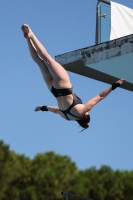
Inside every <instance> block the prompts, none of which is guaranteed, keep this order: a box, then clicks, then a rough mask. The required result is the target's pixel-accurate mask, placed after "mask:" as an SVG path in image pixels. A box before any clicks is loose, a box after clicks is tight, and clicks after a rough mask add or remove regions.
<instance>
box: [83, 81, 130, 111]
mask: <svg viewBox="0 0 133 200" xmlns="http://www.w3.org/2000/svg"><path fill="white" fill-rule="evenodd" d="M125 81H126V80H125V79H120V80H118V81H116V82H115V83H114V84H112V86H110V87H109V88H107V89H105V90H104V91H103V92H101V93H100V94H98V95H97V96H96V97H94V98H92V99H91V100H89V101H88V102H87V103H86V104H85V106H84V109H85V110H84V112H88V111H90V110H91V109H92V108H93V107H94V106H95V105H96V104H97V103H98V102H99V101H101V100H102V99H104V98H105V97H106V96H107V95H108V94H109V93H110V92H111V91H112V90H114V89H116V88H117V87H119V86H121V85H122V84H123V83H124V82H125Z"/></svg>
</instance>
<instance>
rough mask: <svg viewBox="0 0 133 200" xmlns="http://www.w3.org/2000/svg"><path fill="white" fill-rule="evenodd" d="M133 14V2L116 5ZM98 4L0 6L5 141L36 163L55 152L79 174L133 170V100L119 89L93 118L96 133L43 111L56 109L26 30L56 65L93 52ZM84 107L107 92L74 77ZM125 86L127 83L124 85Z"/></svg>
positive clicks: (0, 125)
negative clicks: (62, 58)
mask: <svg viewBox="0 0 133 200" xmlns="http://www.w3.org/2000/svg"><path fill="white" fill-rule="evenodd" d="M117 2H118V3H121V4H123V5H125V6H128V7H130V8H133V1H131V0H117ZM96 3H97V1H96V0H78V1H77V0H72V1H71V0H68V1H62V0H43V1H38V0H34V1H31V0H28V1H18V0H14V1H7V0H4V1H0V22H1V29H0V45H1V48H0V55H1V59H0V75H1V78H0V87H1V97H0V139H2V140H4V142H5V143H6V144H9V145H10V149H11V150H13V151H15V152H16V153H19V154H25V156H28V157H30V158H33V157H34V156H35V155H36V154H37V153H43V152H47V151H54V152H55V153H58V154H61V155H67V156H69V157H70V158H71V159H72V161H73V162H75V163H76V165H77V167H78V168H79V169H82V170H84V169H87V168H90V167H92V166H95V167H97V168H100V167H101V165H108V166H110V167H111V168H112V169H114V170H116V169H120V170H132V169H133V158H132V152H133V142H132V141H133V116H132V114H133V106H132V102H133V95H132V92H129V91H126V90H123V89H120V88H118V89H116V90H115V91H113V92H112V93H111V94H110V95H109V96H108V97H107V98H106V99H104V100H103V101H101V102H100V103H99V104H97V105H96V106H95V107H94V109H92V111H91V112H90V114H91V122H90V128H89V129H88V130H86V131H83V132H82V133H79V131H80V130H81V128H79V126H78V124H77V123H76V122H68V121H65V120H64V119H63V118H61V117H60V116H58V115H54V114H52V113H43V112H38V113H36V112H34V108H35V107H36V106H37V105H41V104H44V105H57V103H56V99H55V98H54V97H53V95H52V94H51V93H50V92H49V91H48V89H47V87H46V85H45V83H44V81H43V79H42V76H41V73H40V71H39V69H38V66H37V65H36V64H35V63H34V62H33V60H32V59H31V57H30V54H29V51H28V47H27V43H26V40H25V39H24V38H23V34H22V32H21V29H20V27H21V25H22V24H23V23H27V24H28V25H29V26H30V27H31V29H32V30H33V31H34V33H35V34H36V36H37V37H38V39H39V40H40V41H41V42H42V44H43V45H44V46H45V47H46V49H47V50H48V52H49V53H50V54H51V56H52V57H53V58H54V57H55V56H56V55H60V54H63V53H66V52H69V51H73V50H76V49H80V48H84V47H89V46H92V45H94V44H95V26H96V23H95V20H96V19H95V18H96ZM68 73H69V75H70V79H71V82H72V83H73V87H74V89H75V92H76V94H77V95H78V96H79V97H80V98H82V100H83V102H84V103H85V102H86V101H88V100H89V99H90V98H92V97H94V96H95V95H97V94H99V93H100V92H102V91H103V90H104V89H106V88H107V87H109V85H108V84H105V83H101V82H99V81H95V80H92V79H89V78H86V77H83V76H80V75H77V74H74V73H70V72H68ZM121 78H124V77H121Z"/></svg>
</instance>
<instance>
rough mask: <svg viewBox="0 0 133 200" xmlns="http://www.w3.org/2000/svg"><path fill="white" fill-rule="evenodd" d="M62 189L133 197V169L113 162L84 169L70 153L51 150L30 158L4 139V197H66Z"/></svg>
mask: <svg viewBox="0 0 133 200" xmlns="http://www.w3.org/2000/svg"><path fill="white" fill-rule="evenodd" d="M61 191H67V192H70V193H74V194H77V195H80V196H85V197H89V198H91V199H95V200H125V199H128V200H133V171H120V170H116V171H114V170H112V169H111V168H110V167H109V166H101V168H100V169H96V168H95V167H92V168H89V169H86V170H84V171H80V170H78V168H77V166H76V164H75V163H73V162H72V161H71V159H70V158H69V157H68V156H61V155H58V154H55V153H54V152H47V153H44V154H37V155H36V156H35V157H34V159H29V158H27V157H25V156H24V155H18V154H16V153H14V152H12V151H10V149H9V146H8V145H6V144H4V142H3V141H0V200H9V199H10V200H45V199H47V200H62V199H65V198H64V197H63V196H62V195H61ZM69 199H70V198H69Z"/></svg>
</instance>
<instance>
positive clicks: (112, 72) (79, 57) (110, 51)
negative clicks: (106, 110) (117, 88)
mask: <svg viewBox="0 0 133 200" xmlns="http://www.w3.org/2000/svg"><path fill="white" fill-rule="evenodd" d="M55 60H56V61H57V62H58V63H60V64H61V65H62V66H63V67H64V68H65V69H66V70H68V71H70V72H73V73H76V74H80V75H83V76H85V77H88V78H91V79H94V80H98V81H101V82H105V83H108V84H112V83H114V82H115V81H117V80H118V79H122V78H124V79H126V82H125V83H123V85H122V86H121V88H123V89H126V90H129V91H133V34H132V35H128V36H125V37H122V38H118V39H115V40H111V41H107V42H103V43H100V44H97V45H94V46H90V47H86V48H82V49H78V50H75V51H72V52H68V53H64V54H61V55H58V56H56V57H55Z"/></svg>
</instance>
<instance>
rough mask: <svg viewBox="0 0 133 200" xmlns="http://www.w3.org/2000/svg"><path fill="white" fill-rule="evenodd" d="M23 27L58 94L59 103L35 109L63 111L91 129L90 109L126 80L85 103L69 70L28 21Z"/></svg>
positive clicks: (55, 93) (31, 46) (116, 83)
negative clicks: (74, 85) (53, 55)
mask: <svg viewBox="0 0 133 200" xmlns="http://www.w3.org/2000/svg"><path fill="white" fill-rule="evenodd" d="M21 29H22V31H23V33H24V37H25V38H26V39H27V43H28V47H29V51H30V54H31V57H32V58H33V60H34V61H35V62H36V63H37V64H38V66H39V68H40V70H41V73H42V76H43V79H44V81H45V82H46V85H47V87H48V89H49V90H50V91H51V92H52V94H53V95H54V96H55V98H56V99H57V103H58V106H44V105H40V106H37V107H36V108H35V111H40V110H41V111H50V112H53V113H56V114H59V115H60V116H61V117H63V118H64V119H66V120H73V121H76V122H78V124H79V125H80V126H81V127H83V128H84V129H86V128H88V127H89V125H88V124H89V122H90V115H89V113H88V112H89V111H90V110H91V109H92V108H93V107H94V106H95V105H96V104H97V103H98V102H99V101H100V100H102V99H104V98H105V97H106V96H107V95H108V94H109V93H110V92H111V91H112V90H114V89H116V88H117V87H119V86H121V85H122V84H123V82H124V81H125V79H121V80H118V81H117V82H115V83H114V84H113V85H111V86H110V87H109V88H107V89H105V90H104V91H103V92H101V93H100V94H98V95H97V96H95V97H94V98H92V99H90V100H89V101H88V102H87V103H85V104H83V103H82V100H81V99H80V98H79V97H78V96H76V94H75V93H74V89H73V87H72V84H71V82H70V79H69V76H68V74H67V72H66V70H65V69H64V68H63V67H62V66H61V65H60V64H59V63H57V62H56V61H55V60H54V59H53V58H52V57H51V56H50V55H49V54H48V52H47V51H46V49H45V48H44V46H43V45H42V44H41V43H40V41H39V40H38V39H37V38H36V36H35V35H34V33H33V32H32V30H31V29H30V27H29V26H28V25H27V24H23V25H22V27H21Z"/></svg>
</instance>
